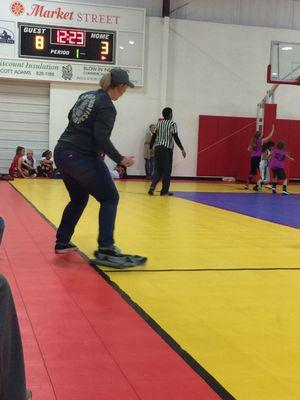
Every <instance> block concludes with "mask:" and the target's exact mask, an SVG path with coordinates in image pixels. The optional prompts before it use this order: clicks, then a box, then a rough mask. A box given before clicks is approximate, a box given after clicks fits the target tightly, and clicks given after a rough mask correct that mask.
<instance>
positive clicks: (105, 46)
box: [19, 24, 116, 64]
mask: <svg viewBox="0 0 300 400" xmlns="http://www.w3.org/2000/svg"><path fill="white" fill-rule="evenodd" d="M115 36H116V32H113V31H97V30H89V29H77V28H65V27H57V26H44V25H25V24H19V57H26V58H42V59H61V60H67V61H85V62H93V63H95V62H97V63H101V64H115Z"/></svg>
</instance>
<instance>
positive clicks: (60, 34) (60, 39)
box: [56, 29, 68, 44]
mask: <svg viewBox="0 0 300 400" xmlns="http://www.w3.org/2000/svg"><path fill="white" fill-rule="evenodd" d="M56 42H57V43H61V44H67V43H68V31H65V30H62V29H57V31H56Z"/></svg>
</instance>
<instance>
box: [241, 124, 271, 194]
mask: <svg viewBox="0 0 300 400" xmlns="http://www.w3.org/2000/svg"><path fill="white" fill-rule="evenodd" d="M273 133H274V125H273V126H272V129H271V132H270V133H269V135H268V136H266V137H264V138H263V137H262V136H263V132H260V131H257V132H255V134H254V136H253V138H252V140H251V143H250V144H249V146H248V151H251V160H250V174H249V176H248V178H247V181H246V185H245V189H249V183H250V182H251V180H252V178H253V177H254V176H255V175H257V173H258V172H259V163H260V160H261V154H262V146H263V144H264V143H266V142H268V141H269V140H270V139H271V137H272V136H273ZM253 190H258V186H257V184H256V185H255V186H254V187H253Z"/></svg>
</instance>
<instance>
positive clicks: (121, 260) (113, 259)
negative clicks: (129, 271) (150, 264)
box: [90, 254, 147, 269]
mask: <svg viewBox="0 0 300 400" xmlns="http://www.w3.org/2000/svg"><path fill="white" fill-rule="evenodd" d="M146 262H147V257H142V256H138V255H130V254H122V255H120V256H109V255H105V254H103V255H102V254H98V255H97V258H94V259H92V260H90V264H91V265H93V266H94V265H99V266H104V267H110V268H115V269H125V268H132V267H138V266H140V265H145V264H146Z"/></svg>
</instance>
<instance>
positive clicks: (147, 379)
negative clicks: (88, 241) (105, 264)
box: [0, 182, 220, 400]
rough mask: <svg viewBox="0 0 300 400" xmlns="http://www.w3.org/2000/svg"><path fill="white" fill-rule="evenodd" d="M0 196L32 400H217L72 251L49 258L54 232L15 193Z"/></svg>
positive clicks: (4, 189)
mask: <svg viewBox="0 0 300 400" xmlns="http://www.w3.org/2000/svg"><path fill="white" fill-rule="evenodd" d="M28 184H30V182H29V183H28ZM0 193H1V195H0V210H1V211H0V213H1V215H2V216H3V218H4V219H5V222H6V231H5V235H4V240H3V246H2V248H1V249H0V270H1V272H3V273H4V274H5V275H6V276H7V279H8V281H9V282H10V284H11V286H12V290H13V293H14V298H15V302H16V306H17V311H18V315H19V319H20V325H21V331H22V337H23V344H24V351H25V359H26V371H27V379H28V386H29V387H30V388H31V389H32V391H33V396H34V399H36V400H52V399H59V400H83V399H84V400H86V399H88V400H101V399H103V400H136V399H140V400H141V399H142V400H153V399H155V400H168V399H170V400H177V399H178V400H183V399H184V400H194V399H195V400H199V399H201V400H213V399H220V397H219V396H218V395H217V394H216V393H215V392H214V391H213V390H212V389H211V388H210V387H209V386H208V385H207V384H206V382H205V381H204V380H203V379H202V378H201V377H199V375H197V374H196V372H194V370H192V369H191V368H190V367H189V366H188V365H187V364H186V363H185V362H184V361H183V360H182V358H181V357H180V356H179V355H178V354H177V353H176V352H174V351H173V350H172V349H171V348H170V347H169V346H168V345H167V344H166V343H165V342H164V341H163V340H162V338H161V337H160V336H159V335H158V334H157V333H156V332H155V331H154V330H152V328H151V327H150V326H149V325H148V324H147V323H146V322H145V321H144V320H143V319H142V318H141V317H140V316H139V315H138V314H137V313H136V312H135V311H134V310H133V309H132V308H131V307H130V305H128V304H127V303H126V302H125V300H123V299H122V297H121V296H120V295H119V294H118V293H117V292H116V291H115V290H114V289H113V288H112V287H111V286H110V285H109V284H108V283H107V282H106V281H105V280H104V279H103V278H101V277H100V276H99V275H98V274H97V273H96V272H95V271H94V270H93V269H92V268H91V267H90V266H89V265H88V264H87V263H86V262H85V261H84V259H83V258H82V257H81V256H80V255H79V254H78V253H76V252H75V253H71V254H69V255H59V256H58V255H55V254H54V252H53V245H54V240H55V231H54V229H53V228H52V227H51V226H50V225H49V224H48V223H47V222H46V221H45V220H44V219H43V218H42V217H41V216H40V215H39V214H38V213H37V212H36V211H35V210H34V208H33V207H32V206H31V205H30V204H29V203H28V202H27V201H26V200H24V199H23V198H22V196H20V195H19V194H18V193H17V192H16V191H15V189H14V188H12V187H11V186H10V185H9V184H8V183H6V182H0Z"/></svg>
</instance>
